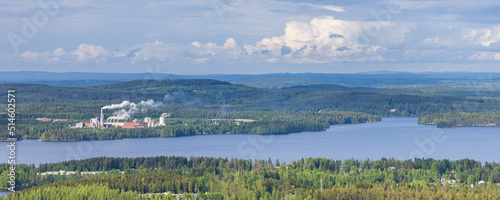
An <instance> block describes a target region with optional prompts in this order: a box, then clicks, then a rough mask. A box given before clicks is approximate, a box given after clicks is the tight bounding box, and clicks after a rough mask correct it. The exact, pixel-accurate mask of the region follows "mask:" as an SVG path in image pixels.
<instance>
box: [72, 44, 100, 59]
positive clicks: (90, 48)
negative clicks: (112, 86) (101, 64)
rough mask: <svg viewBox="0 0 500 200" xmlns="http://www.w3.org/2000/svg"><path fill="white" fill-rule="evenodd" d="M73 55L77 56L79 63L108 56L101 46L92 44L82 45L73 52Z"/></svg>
mask: <svg viewBox="0 0 500 200" xmlns="http://www.w3.org/2000/svg"><path fill="white" fill-rule="evenodd" d="M71 54H73V55H75V56H77V61H79V62H85V61H88V60H91V59H95V58H97V57H100V56H104V55H106V54H108V51H106V50H105V49H104V48H102V47H101V46H94V45H90V44H80V45H79V46H78V49H76V50H74V51H72V52H71Z"/></svg>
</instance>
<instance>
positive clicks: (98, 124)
mask: <svg viewBox="0 0 500 200" xmlns="http://www.w3.org/2000/svg"><path fill="white" fill-rule="evenodd" d="M169 117H170V113H163V114H162V115H161V116H160V118H159V120H158V122H154V121H153V120H152V119H151V117H145V118H144V121H143V122H137V120H134V121H133V122H120V120H119V119H110V118H108V119H107V120H106V121H105V120H104V113H103V109H101V116H100V117H95V118H91V119H90V121H89V122H79V123H77V124H76V125H75V126H74V128H108V127H121V128H148V127H156V126H165V125H166V124H165V118H169Z"/></svg>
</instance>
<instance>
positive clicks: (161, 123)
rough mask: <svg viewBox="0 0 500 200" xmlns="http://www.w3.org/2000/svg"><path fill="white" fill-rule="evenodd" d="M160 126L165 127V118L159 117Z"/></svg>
mask: <svg viewBox="0 0 500 200" xmlns="http://www.w3.org/2000/svg"><path fill="white" fill-rule="evenodd" d="M160 126H165V117H163V115H162V116H161V117H160Z"/></svg>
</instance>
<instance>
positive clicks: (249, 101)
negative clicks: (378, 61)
mask: <svg viewBox="0 0 500 200" xmlns="http://www.w3.org/2000/svg"><path fill="white" fill-rule="evenodd" d="M0 89H3V90H7V89H16V91H17V92H16V95H17V97H16V106H17V107H16V110H17V113H16V120H17V124H18V126H17V131H18V133H19V134H18V135H19V137H18V138H19V139H23V138H25V139H38V138H42V136H43V135H44V134H45V136H44V139H45V140H82V139H84V138H87V139H93V138H98V137H96V135H97V134H100V133H97V132H99V131H97V132H96V131H90V130H89V131H88V132H81V131H76V130H68V129H65V128H66V127H67V126H68V125H74V124H75V123H76V122H81V121H88V120H89V119H90V118H92V117H95V116H98V115H99V114H100V108H101V107H103V106H105V105H109V104H116V103H121V102H122V101H124V100H127V101H131V102H140V101H141V100H148V99H153V100H155V101H156V102H163V106H162V107H160V108H158V109H156V110H148V111H147V112H146V113H136V114H134V115H133V116H132V118H138V119H140V120H142V119H143V118H144V117H146V116H151V117H153V118H155V117H158V116H160V115H161V114H162V113H165V112H170V113H172V118H180V119H182V120H193V119H194V120H196V119H205V120H206V119H214V118H218V119H237V118H245V119H255V120H257V121H260V122H259V123H261V125H259V124H258V123H256V124H253V125H249V126H247V127H246V128H242V127H235V126H227V127H219V128H213V127H205V126H204V125H201V124H189V123H188V127H189V128H188V129H186V127H182V128H181V127H180V126H179V127H177V126H172V127H170V129H169V130H156V131H153V132H151V133H146V134H143V133H139V132H141V131H137V133H136V132H134V131H133V132H134V133H126V132H123V131H117V130H108V131H107V132H109V133H104V135H103V136H102V138H103V139H114V138H123V137H149V136H179V135H193V134H201V133H203V132H205V133H229V132H231V133H236V132H239V133H261V131H269V132H268V133H267V134H280V133H290V132H298V131H308V130H324V128H325V127H327V125H326V124H325V123H328V124H330V125H331V124H337V122H336V121H342V120H335V121H333V122H332V121H330V119H326V120H325V119H317V118H318V117H317V116H315V115H313V114H312V113H319V112H320V111H321V112H329V111H333V112H346V113H357V114H356V115H357V116H354V115H352V114H347V115H349V116H352V117H348V118H346V120H345V122H339V124H342V123H349V120H350V121H352V123H354V122H356V121H358V122H360V121H376V120H370V119H369V120H362V118H372V119H374V118H376V117H375V116H424V115H427V114H431V113H449V112H485V111H491V112H499V111H500V107H499V106H498V105H499V103H500V100H499V99H498V98H480V97H476V96H471V97H469V96H443V95H439V94H438V93H437V92H434V93H428V94H427V93H425V94H423V93H418V92H413V91H414V90H415V89H404V88H395V89H391V88H385V89H373V88H348V87H342V86H338V85H309V86H297V87H290V88H283V89H263V88H255V87H249V86H243V85H233V84H230V83H228V82H224V81H214V80H201V79H194V80H137V81H128V82H122V83H115V84H107V85H102V86H94V87H78V88H76V87H75V88H72V87H54V86H45V85H35V84H0ZM0 106H3V107H6V105H5V103H2V104H0ZM112 112H113V111H110V110H106V111H105V116H110V114H111V113H112ZM276 113H278V114H276ZM360 113H366V114H364V115H366V116H367V117H366V116H361V115H363V114H360ZM286 115H290V117H287V116H286ZM372 115H375V116H372ZM43 117H47V118H52V119H66V120H68V122H66V123H45V124H42V123H39V122H37V121H36V120H35V119H36V118H43ZM311 117H312V118H314V119H307V118H311ZM329 121H330V122H329ZM7 122H8V121H7V115H0V124H2V125H5V124H6V123H7ZM265 123H268V124H269V123H271V124H276V125H275V126H271V127H268V128H266V129H265V128H259V127H261V126H263V125H264V124H265ZM212 129H215V130H212ZM240 129H242V130H240ZM65 132H67V133H68V134H67V135H64V133H65ZM119 134H121V135H122V136H119ZM6 136H7V131H6V129H3V130H0V139H5V137H6Z"/></svg>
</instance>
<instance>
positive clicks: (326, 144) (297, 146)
mask: <svg viewBox="0 0 500 200" xmlns="http://www.w3.org/2000/svg"><path fill="white" fill-rule="evenodd" d="M499 144H500V127H462V128H450V129H441V128H436V126H432V125H419V124H417V118H383V120H382V121H381V122H376V123H365V124H350V125H336V126H331V127H330V128H329V129H328V130H326V131H323V132H303V133H293V134H287V135H266V136H262V135H245V134H228V135H200V136H190V137H177V138H140V139H122V140H105V141H82V142H40V141H36V140H25V141H20V142H18V144H17V152H16V155H17V162H18V163H34V164H36V165H38V164H40V163H49V162H58V161H64V160H71V159H84V158H90V157H99V156H108V157H111V156H113V157H140V156H159V155H166V156H185V157H190V156H210V157H228V158H244V159H248V158H250V159H255V158H257V159H266V160H267V159H269V157H271V158H272V160H273V161H275V160H276V158H279V160H280V161H281V162H283V161H285V162H289V161H291V160H298V159H300V158H302V157H324V158H333V159H340V160H344V159H348V158H355V159H367V158H369V159H372V160H375V159H380V158H382V157H386V158H391V157H393V158H396V159H409V158H414V157H419V158H420V157H425V158H428V157H430V158H435V159H450V160H456V159H462V158H470V159H475V160H480V161H488V162H491V161H495V162H500V145H499ZM6 145H7V142H2V144H1V145H0V155H3V157H4V158H1V161H2V162H4V163H5V162H7V157H8V153H9V151H8V149H7V146H6Z"/></svg>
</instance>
